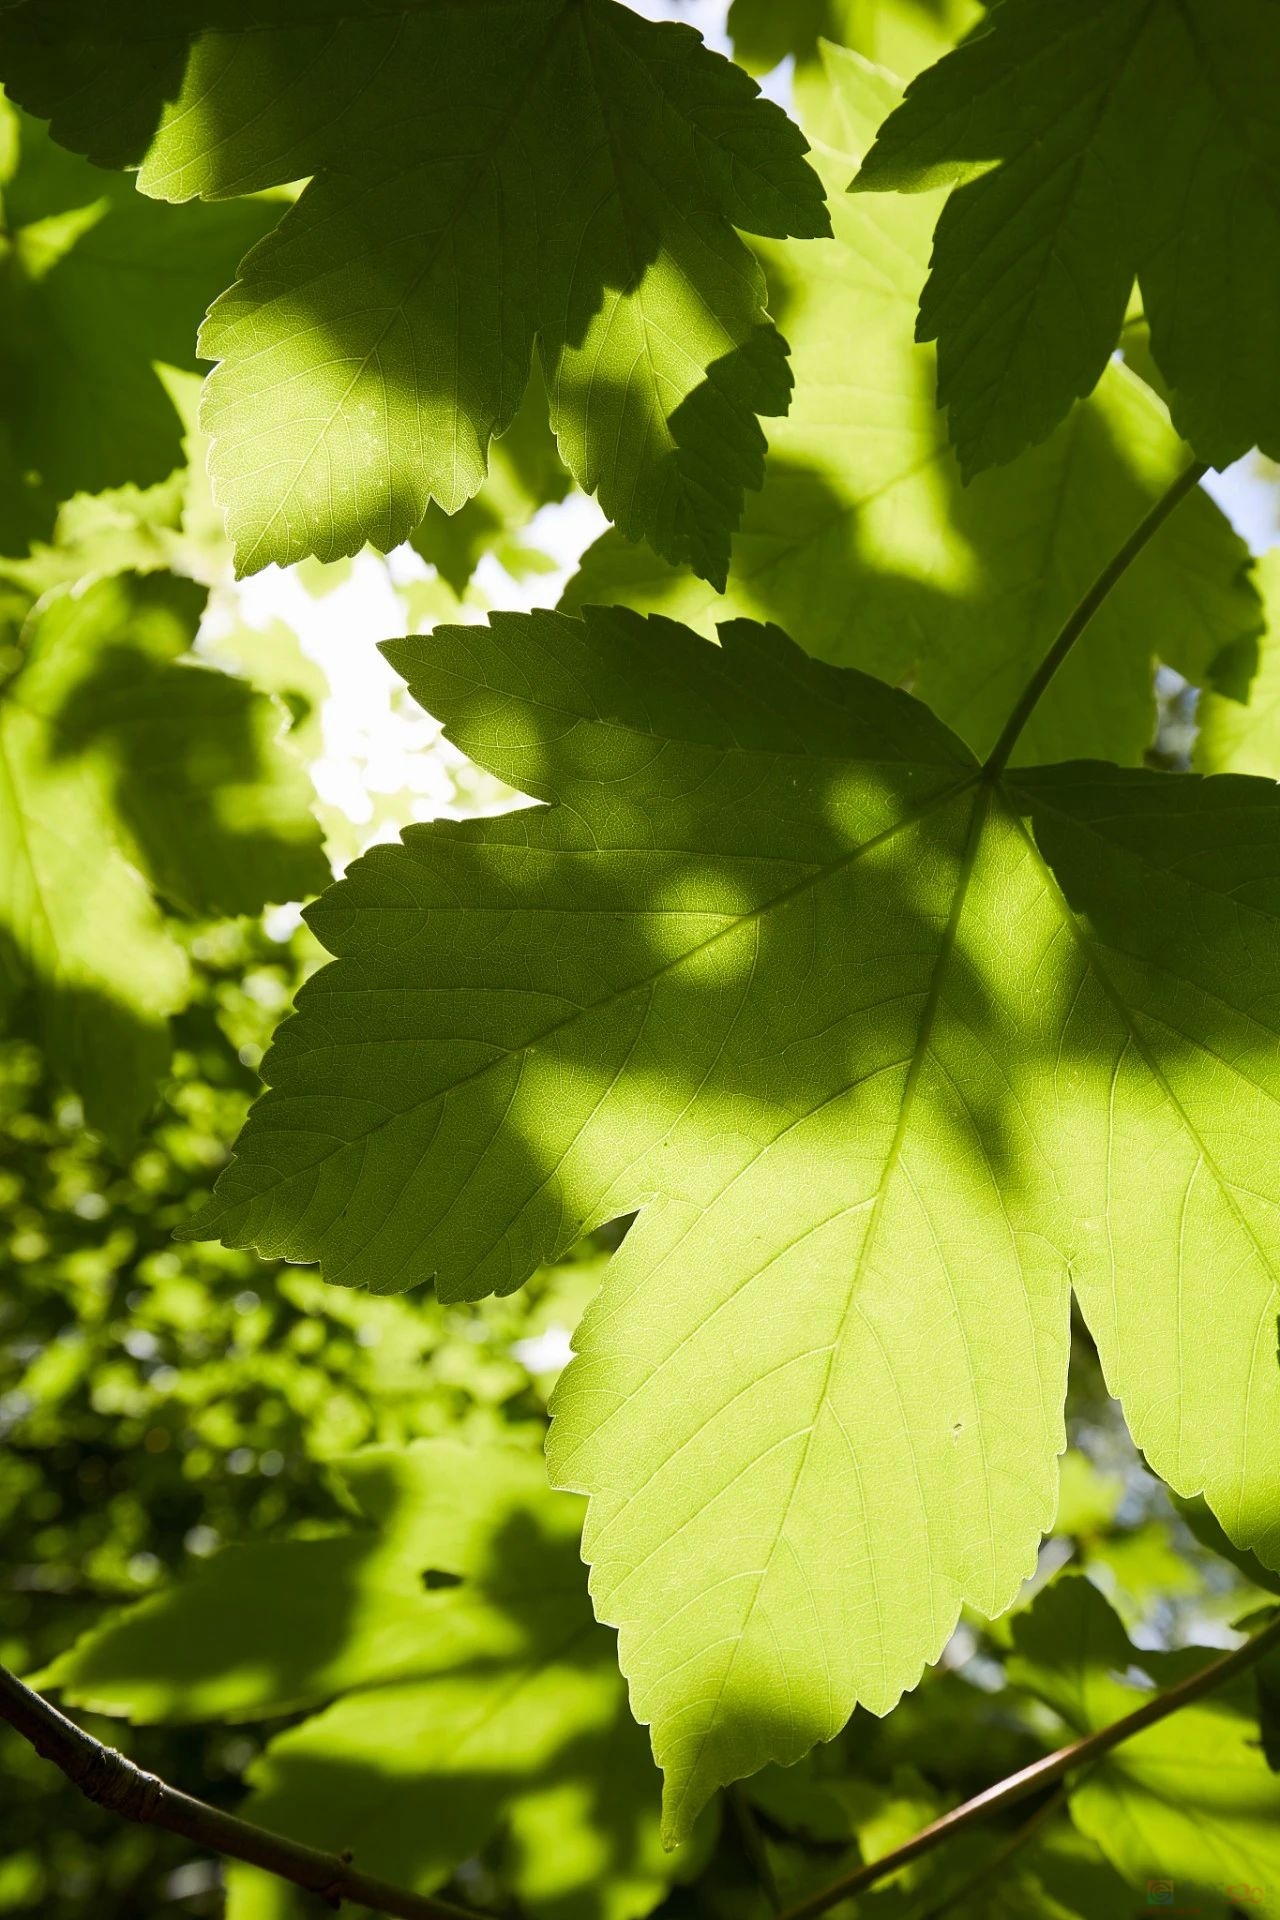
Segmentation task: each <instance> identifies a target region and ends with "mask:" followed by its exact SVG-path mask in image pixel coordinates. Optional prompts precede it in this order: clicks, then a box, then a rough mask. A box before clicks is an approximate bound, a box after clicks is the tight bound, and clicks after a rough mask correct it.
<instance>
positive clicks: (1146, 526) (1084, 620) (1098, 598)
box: [982, 460, 1209, 779]
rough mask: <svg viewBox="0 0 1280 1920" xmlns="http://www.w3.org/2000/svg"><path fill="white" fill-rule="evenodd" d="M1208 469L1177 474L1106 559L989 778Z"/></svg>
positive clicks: (991, 764) (989, 766) (999, 745)
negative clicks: (1112, 595)
mask: <svg viewBox="0 0 1280 1920" xmlns="http://www.w3.org/2000/svg"><path fill="white" fill-rule="evenodd" d="M1208 471H1209V466H1208V462H1207V461H1204V460H1196V461H1193V462H1192V464H1191V465H1190V466H1189V467H1188V468H1187V469H1186V471H1185V472H1184V473H1180V474H1179V475H1178V477H1177V479H1176V480H1175V481H1174V482H1173V484H1172V485H1171V486H1170V487H1169V488H1168V489H1167V490H1166V491H1165V492H1164V493H1162V494H1161V496H1160V498H1159V499H1158V500H1157V501H1156V503H1155V505H1154V506H1153V507H1152V509H1151V511H1150V513H1148V514H1147V515H1146V517H1145V519H1143V520H1142V521H1140V522H1139V524H1138V525H1137V526H1136V527H1135V528H1134V530H1133V532H1132V533H1131V534H1130V535H1129V538H1128V539H1127V540H1126V541H1125V543H1124V545H1123V546H1122V547H1121V548H1120V551H1119V552H1118V553H1117V554H1115V555H1113V557H1112V558H1111V559H1110V560H1109V561H1108V562H1107V564H1106V566H1105V567H1104V568H1103V569H1102V572H1101V573H1100V574H1099V575H1098V577H1097V579H1096V580H1095V581H1094V583H1093V585H1092V586H1091V587H1090V589H1089V591H1088V592H1087V593H1086V594H1085V596H1084V598H1083V600H1081V601H1080V602H1079V603H1078V605H1077V606H1075V607H1074V608H1073V609H1072V611H1071V613H1069V614H1068V616H1067V619H1066V621H1065V622H1064V624H1063V626H1062V628H1061V629H1060V631H1059V633H1058V636H1057V638H1056V640H1055V641H1054V643H1053V645H1052V646H1051V647H1050V648H1049V651H1048V653H1046V655H1045V657H1044V659H1043V660H1042V661H1041V662H1040V665H1039V666H1038V667H1037V668H1036V670H1035V672H1034V673H1033V674H1032V676H1031V678H1030V680H1028V682H1027V684H1026V686H1025V687H1024V688H1023V690H1022V693H1021V694H1020V695H1019V698H1018V703H1017V705H1016V706H1015V707H1014V709H1013V712H1012V713H1011V714H1010V715H1009V718H1008V720H1007V721H1006V722H1005V725H1004V730H1003V732H1002V733H1001V735H1000V738H999V739H998V740H997V741H996V744H995V746H994V747H992V749H991V752H990V753H989V754H988V756H987V759H986V761H985V763H984V765H983V769H982V771H983V772H984V773H985V774H986V776H987V778H988V779H994V778H995V777H996V775H997V774H1000V773H1003V772H1004V769H1005V766H1006V764H1007V762H1008V759H1009V755H1010V754H1011V753H1012V752H1013V749H1014V748H1015V747H1016V746H1017V744H1018V737H1019V735H1020V734H1021V732H1022V729H1023V728H1024V727H1025V726H1026V724H1027V721H1028V720H1029V719H1030V718H1031V715H1032V713H1033V712H1034V710H1035V708H1036V705H1037V703H1038V702H1039V699H1040V696H1041V694H1043V693H1044V691H1045V689H1046V688H1047V687H1048V685H1049V682H1050V681H1051V680H1052V679H1053V676H1054V674H1055V673H1056V672H1057V671H1058V668H1059V667H1060V666H1061V665H1062V663H1063V661H1064V660H1065V659H1066V657H1067V655H1068V654H1069V653H1070V651H1071V649H1072V647H1074V645H1075V643H1076V641H1077V640H1078V639H1079V638H1080V635H1081V634H1082V633H1083V632H1084V630H1085V628H1086V627H1087V626H1088V624H1089V622H1090V621H1091V620H1092V618H1093V616H1094V614H1095V613H1096V612H1097V611H1098V608H1099V607H1100V606H1101V605H1102V603H1103V601H1104V600H1105V599H1106V598H1107V595H1108V594H1109V593H1110V592H1111V590H1112V588H1113V587H1115V586H1117V585H1118V584H1119V582H1120V580H1121V579H1123V577H1124V575H1125V574H1126V573H1127V572H1128V570H1129V568H1130V567H1131V566H1132V565H1133V563H1134V561H1135V560H1136V559H1137V557H1138V555H1139V554H1140V553H1141V552H1142V550H1143V548H1144V547H1145V546H1146V545H1147V543H1148V542H1149V541H1150V540H1151V539H1153V538H1154V536H1155V535H1156V534H1157V533H1158V532H1159V531H1160V529H1161V527H1162V526H1163V525H1164V523H1165V521H1166V520H1167V519H1168V518H1169V515H1170V514H1171V513H1172V512H1173V510H1174V508H1175V507H1176V506H1177V505H1178V504H1179V502H1180V501H1182V500H1184V499H1185V498H1186V496H1187V495H1188V494H1189V493H1190V492H1191V490H1192V489H1193V488H1194V487H1198V486H1199V484H1200V482H1201V481H1202V480H1203V479H1204V476H1205V474H1206V473H1208Z"/></svg>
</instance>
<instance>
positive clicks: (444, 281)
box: [0, 0, 827, 579]
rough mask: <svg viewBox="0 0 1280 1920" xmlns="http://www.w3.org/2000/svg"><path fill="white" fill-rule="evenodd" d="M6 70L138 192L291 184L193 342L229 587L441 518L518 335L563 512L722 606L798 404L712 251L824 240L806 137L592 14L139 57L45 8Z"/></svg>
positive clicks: (645, 33)
mask: <svg viewBox="0 0 1280 1920" xmlns="http://www.w3.org/2000/svg"><path fill="white" fill-rule="evenodd" d="M0 70H2V71H3V73H4V76H5V79H6V83H7V84H8V85H9V86H10V88H11V90H12V91H14V92H15V93H16V94H17V95H18V96H19V97H20V98H21V99H22V100H23V101H24V103H25V104H27V105H28V106H30V107H31V108H32V109H33V110H34V111H38V112H40V113H41V114H43V115H45V116H48V117H50V118H51V120H52V124H53V131H54V133H55V135H56V136H57V138H59V139H60V140H62V141H64V142H66V143H67V144H68V145H71V146H73V147H76V148H78V149H81V150H83V151H85V152H87V153H88V154H89V155H90V157H91V158H93V159H95V160H97V161H99V162H101V163H104V164H108V165H117V166H121V165H124V166H139V165H140V166H141V173H140V176H139V184H140V185H141V187H142V188H143V190H144V191H145V192H147V193H151V194H155V195H157V196H160V197H162V198H165V199H173V200H178V199H187V198H190V197H191V196H192V195H194V194H202V195H205V196H207V197H213V198H217V197H219V196H222V195H226V194H236V193H244V192H247V191H250V190H251V189H253V188H260V187H266V186H269V185H274V184H278V183H283V182H286V181H289V180H293V179H296V178H299V177H301V176H303V175H311V176H314V177H313V178H312V180H311V183H310V184H309V185H308V186H307V188H306V189H305V191H304V192H303V194H302V195H301V198H300V199H299V200H298V202H297V204H296V206H294V207H293V208H291V209H290V211H289V212H288V213H287V214H286V216H285V217H284V219H283V220H282V221H281V223H280V225H279V227H278V228H277V230H276V231H275V233H274V234H272V235H271V236H270V237H269V238H268V239H267V240H265V241H264V242H263V243H262V245H261V246H259V247H258V248H256V249H255V251H254V252H253V254H252V255H251V256H250V258H249V259H248V260H247V261H246V262H245V265H244V269H243V275H242V278H241V279H240V280H239V282H238V283H237V284H236V286H235V287H233V288H232V289H231V290H230V291H229V292H228V293H227V294H226V295H224V297H223V298H222V299H221V300H219V301H218V303H217V305H216V306H215V307H214V309H213V312H212V314H211V315H210V317H209V320H208V322H207V323H206V326H205V328H204V330H203V332H202V335H201V348H202V351H203V352H205V353H206V354H207V355H209V356H210V357H212V358H214V359H217V360H219V361H220V362H221V363H222V364H221V365H220V367H219V368H218V369H217V371H216V372H215V373H214V374H213V375H212V377H211V379H210V382H209V386H208V391H207V396H206V403H205V416H204V417H205V423H206V425H207V426H208V428H209V430H210V432H211V434H212V436H213V442H214V444H213V451H212V456H211V462H212V472H213V475H214V481H215V487H216V489H217V492H218V495H219V498H220V499H221V501H222V503H223V505H224V506H225V508H226V510H227V516H228V525H229V528H230V531H231V534H232V537H233V539H234V542H235V547H236V553H237V559H238V563H239V565H240V567H241V569H242V570H243V571H252V570H253V569H255V568H257V567H261V566H264V565H265V564H266V563H267V562H268V561H271V560H275V561H279V562H281V563H285V562H288V561H292V560H298V559H301V558H302V557H303V556H304V555H306V554H309V553H314V554H316V555H318V556H319V557H320V558H321V559H323V560H332V559H336V558H338V557H340V556H341V555H343V554H349V553H353V552H355V551H356V550H357V548H359V547H360V546H361V545H362V544H363V543H364V541H366V540H372V541H373V542H374V543H375V544H376V545H378V546H380V547H382V548H384V549H385V548H389V547H393V546H395V545H396V544H397V542H399V541H401V540H403V539H404V538H406V536H407V535H408V534H409V533H411V532H412V530H413V528H414V527H415V526H416V525H417V524H418V522H419V521H420V520H421V519H422V517H423V514H424V512H425V511H426V509H427V506H428V503H429V502H430V501H432V500H435V501H437V502H438V503H439V504H440V506H442V507H443V508H444V509H445V510H446V511H447V512H453V511H454V510H456V509H457V508H458V507H460V506H462V505H463V503H464V502H465V501H466V500H468V499H469V498H470V497H471V495H472V494H473V493H475V491H476V490H477V488H478V487H479V485H480V483H481V481H482V479H483V477H484V470H485V459H486V453H487V449H488V445H489V441H490V439H491V437H492V436H493V435H494V434H495V433H500V432H502V431H503V429H504V428H505V427H506V426H507V425H508V424H509V423H510V421H511V419H512V417H513V415H514V413H515V410H516V407H517V405H518V403H519V400H520V397H521V394H522V393H523V391H524V388H525V385H526V382H527V380H528V376H529V361H530V353H531V350H532V347H533V343H534V339H535V336H536V337H537V340H538V344H539V353H540V356H541V360H542V365H543V369H544V372H545V375H546V382H547V390H548V393H549V395H550V401H551V411H552V421H553V424H554V426H555V430H556V434H557V438H558V440H559V443H560V448H561V452H562V454H563V456H564V459H565V461H566V463H567V464H568V466H569V468H570V469H571V471H572V472H573V474H574V476H575V477H576V478H577V479H578V481H579V482H580V483H581V485H583V486H584V487H586V488H587V489H588V490H589V491H591V492H596V493H598V494H599V497H600V501H601V504H602V505H603V506H604V508H605V510H606V512H608V513H609V514H610V515H611V516H612V517H613V518H614V519H615V520H616V521H617V523H618V524H619V525H620V526H621V527H623V528H624V529H625V531H626V532H627V533H628V534H631V535H633V536H636V537H638V536H640V535H642V534H643V535H644V536H646V537H647V538H648V539H650V540H651V541H652V542H653V543H654V545H655V546H656V547H657V548H658V549H659V550H660V551H661V552H663V553H666V554H667V555H669V556H670V557H671V558H672V559H687V560H688V561H689V562H690V564H692V565H693V566H695V567H696V568H697V569H698V570H699V571H700V572H703V573H705V574H706V575H707V576H708V577H709V578H712V579H716V578H719V577H721V576H722V575H723V571H724V564H725V558H726V553H727V544H728V535H729V532H730V531H731V529H732V527H733V526H734V525H735V524H736V521H737V518H738V515H739V512H740V510H741V503H742V493H743V488H744V487H745V486H753V485H758V484H759V472H760V465H761V461H762V459H763V454H764V440H763V435H762V433H761V431H760V427H759V424H758V422H757V420H756V417H755V416H756V414H758V413H778V412H783V411H785V408H786V405H787V399H788V394H789V385H790V383H789V376H788V372H787V365H786V353H785V347H784V344H783V342H782V341H781V339H780V338H779V336H778V335H777V333H776V332H775V331H774V329H773V327H772V325H771V324H770V323H769V320H768V316H767V314H766V311H765V306H764V283H763V278H762V276H761V274H760V271H759V269H758V267H757V266H756V264H755V262H754V261H753V259H752V256H751V254H750V252H749V251H748V249H747V248H746V247H745V245H744V244H743V242H742V241H741V240H740V239H739V238H738V236H737V234H736V233H735V232H734V227H735V226H740V227H742V228H744V229H746V230H748V231H752V232H760V233H766V234H769V233H775V234H776V233H801V234H804V233H818V232H823V231H825V230H826V224H827V222H826V213H825V209H824V207H823V204H822V196H821V192H820V189H819V186H818V183H817V181H816V179H815V178H814V176H813V174H812V173H811V172H810V171H809V169H808V168H807V167H806V166H805V164H804V161H803V158H802V155H803V151H804V145H803V141H802V140H801V138H800V135H799V133H798V132H797V131H796V129H795V128H794V127H793V126H792V125H791V123H790V122H789V121H788V120H787V118H786V116H785V115H784V114H783V113H782V112H781V111H780V109H778V108H777V107H775V106H773V105H772V104H771V103H770V102H768V101H764V100H761V99H760V98H759V97H758V95H757V92H756V88H755V86H754V84H753V83H752V82H751V81H750V80H748V79H747V77H746V75H745V74H743V73H742V72H741V70H740V69H738V68H735V67H734V66H733V65H732V64H731V63H729V62H728V61H725V60H723V59H721V58H719V57H718V56H716V55H713V54H711V53H710V52H708V51H707V49H706V48H705V47H703V45H702V43H701V41H700V39H699V38H698V36H697V35H696V34H694V33H693V32H692V31H691V30H690V29H689V28H687V27H682V26H678V25H673V24H671V23H666V24H653V23H651V22H648V21H645V20H642V19H640V18H639V17H637V16H636V15H635V14H633V13H632V12H630V10H629V9H628V8H626V7H624V6H620V5H617V4H616V0H581V3H580V0H490V3H489V4H487V5H476V6H468V7H458V6H454V5H448V4H443V3H442V0H400V4H398V5H395V6H392V7H390V8H387V9H383V10H380V11H379V12H377V13H376V14H371V13H370V12H369V11H368V9H367V7H364V6H362V5H358V4H355V0H327V4H325V5H324V6H323V7H321V8H320V9H319V10H318V12H313V13H312V14H310V15H308V16H307V17H306V18H305V19H303V18H302V17H301V16H299V14H298V11H297V8H296V7H295V6H294V5H293V4H292V0H269V4H268V5H267V6H266V7H265V8H264V7H262V6H258V7H253V6H249V5H247V4H243V0H221V4H219V5H217V6H216V7H214V8H213V10H212V12H211V11H210V9H209V8H208V7H207V6H200V5H198V4H196V0H182V4H179V5H176V6H173V7H170V8H168V9H167V10H166V13H165V17H164V22H163V25H162V27H159V28H158V27H157V22H156V17H155V10H154V8H153V6H152V5H151V4H150V0H128V4H126V5H123V6H117V7H115V8H114V9H113V10H112V12H111V15H110V18H109V19H106V18H105V17H104V16H103V15H102V13H101V11H100V10H99V9H97V8H96V7H95V6H93V5H90V4H89V0H56V4H54V5H52V6H50V5H48V4H39V5H36V4H28V5H25V6H21V7H18V8H16V9H13V10H11V11H9V12H8V13H6V14H5V16H4V18H3V21H0ZM300 73H302V74H305V76H306V79H305V85H302V84H298V81H297V76H298V75H299V74H300Z"/></svg>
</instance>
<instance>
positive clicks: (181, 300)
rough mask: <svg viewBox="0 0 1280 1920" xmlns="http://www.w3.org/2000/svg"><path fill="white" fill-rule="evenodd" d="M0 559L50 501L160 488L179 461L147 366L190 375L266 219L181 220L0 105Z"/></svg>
mask: <svg viewBox="0 0 1280 1920" xmlns="http://www.w3.org/2000/svg"><path fill="white" fill-rule="evenodd" d="M0 204H2V206H3V225H4V229H5V231H4V237H3V241H0V412H2V414H3V420H4V428H3V435H2V438H0V545H3V546H4V548H5V549H6V550H7V551H9V552H14V551H19V550H21V549H22V548H23V547H25V545H26V543H27V540H28V538H30V537H31V536H32V535H34V534H42V533H45V532H47V530H48V528H49V526H50V525H51V523H52V517H53V510H54V508H55V507H56V506H57V504H58V502H59V501H62V500H65V499H67V498H68V496H70V495H71V494H73V493H78V492H86V493H93V492H98V491H100V490H101V489H103V488H106V487H114V486H119V485H121V484H122V483H125V482H130V483H135V484H138V485H148V484H150V483H153V482H156V481H160V480H163V479H164V478H165V476H166V475H168V474H169V473H170V472H171V471H172V470H173V468H175V467H177V466H179V465H180V464H181V462H182V459H183V446H182V421H181V418H180V415H179V413H178V410H177V408H176V407H175V406H174V404H173V402H172V400H171V399H170V397H169V394H168V392H167V391H166V389H165V386H164V384H163V382H162V380H161V378H160V377H159V374H158V372H157V367H158V366H160V365H165V366H172V367H178V368H189V367H194V366H195V347H196V331H197V329H198V327H199V324H200V321H201V319H202V318H203V315H204V311H205V308H206V307H207V306H208V303H209V296H210V294H211V292H213V291H216V289H217V287H218V286H219V285H220V284H221V283H222V281H223V280H224V279H225V278H226V276H227V274H229V273H231V272H234V270H235V266H236V263H237V262H238V261H239V260H240V258H241V256H242V255H243V254H245V253H246V252H247V251H248V249H249V248H250V247H251V246H252V245H253V243H254V242H255V241H256V240H258V239H260V238H261V236H262V235H263V234H264V233H265V232H266V231H268V229H269V228H270V226H271V223H272V217H273V213H274V212H275V211H277V210H274V209H271V208H265V207H263V206H261V205H255V204H253V203H251V202H250V203H246V204H243V205H239V206H223V207H199V208H197V209H195V210H194V213H195V217H194V218H193V219H188V218H186V217H184V216H183V215H182V214H180V213H178V212H176V211H175V210H174V209H173V208H170V207H162V206H157V205H155V204H154V203H153V202H150V201H147V200H145V199H143V198H142V197H141V196H140V195H138V194H137V193H135V192H134V191H133V189H132V187H131V186H130V185H129V183H128V182H127V181H124V180H119V179H114V178H112V177H111V176H110V175H109V174H104V173H101V172H99V171H98V170H97V169H95V168H93V167H91V166H88V165H87V164H86V163H85V162H84V161H83V160H80V159H77V158H76V157H75V156H74V155H72V154H69V153H64V152H63V151H62V150H61V149H60V148H59V147H57V146H55V145H54V143H53V142H52V141H51V140H50V139H49V137H48V133H47V131H46V129H45V128H44V127H42V126H40V125H39V124H38V123H37V122H36V121H33V120H29V119H27V117H26V116H25V115H23V114H19V113H18V112H17V111H16V110H15V109H14V108H13V107H12V106H10V105H9V104H8V102H7V101H3V100H0Z"/></svg>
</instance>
